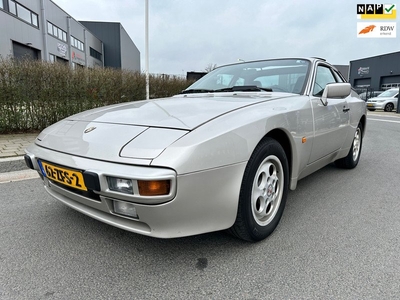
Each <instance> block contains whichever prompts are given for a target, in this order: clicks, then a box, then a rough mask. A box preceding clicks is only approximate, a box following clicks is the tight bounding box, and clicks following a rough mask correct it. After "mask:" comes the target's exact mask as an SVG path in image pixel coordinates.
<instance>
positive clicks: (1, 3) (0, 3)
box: [0, 0, 4, 9]
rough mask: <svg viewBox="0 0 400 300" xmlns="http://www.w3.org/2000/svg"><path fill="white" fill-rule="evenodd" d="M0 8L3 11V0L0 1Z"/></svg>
mask: <svg viewBox="0 0 400 300" xmlns="http://www.w3.org/2000/svg"><path fill="white" fill-rule="evenodd" d="M0 8H1V9H4V6H3V0H0Z"/></svg>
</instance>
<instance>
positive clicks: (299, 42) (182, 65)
mask: <svg viewBox="0 0 400 300" xmlns="http://www.w3.org/2000/svg"><path fill="white" fill-rule="evenodd" d="M52 1H53V2H55V3H56V4H57V5H58V6H59V7H61V8H62V9H63V10H65V11H66V12H67V13H68V14H70V15H71V16H72V17H73V18H74V19H76V20H78V21H79V20H84V21H104V22H119V23H121V24H122V26H123V27H124V29H125V30H126V31H127V33H128V34H129V36H130V38H131V39H132V41H133V42H134V43H135V45H136V47H137V48H138V49H139V51H140V55H141V69H142V71H145V0H114V1H110V0H52ZM392 1H393V0H392ZM148 2H149V72H150V73H153V74H171V75H184V74H186V72H189V71H196V72H203V71H205V69H207V68H208V67H209V66H211V65H217V66H221V65H224V64H230V63H235V62H237V61H238V60H245V61H250V60H259V59H269V58H279V57H309V56H316V57H322V58H325V59H326V60H327V61H328V62H330V63H331V64H335V65H348V64H349V62H350V61H351V60H356V59H361V58H366V57H370V56H377V55H381V54H386V53H391V52H397V51H400V30H398V31H399V32H397V38H357V22H361V21H362V20H358V19H357V6H356V4H359V3H364V2H363V1H362V0H301V1H300V0H286V1H284V0H148ZM387 2H391V1H386V2H384V3H387ZM365 3H375V2H374V1H371V0H368V1H365ZM376 3H381V2H376ZM382 3H383V2H382ZM393 3H396V2H393ZM399 7H400V5H399ZM398 15H400V14H399V13H398ZM398 18H400V16H399V17H398ZM363 22H365V21H363ZM392 22H393V21H392ZM394 22H396V21H394ZM367 23H368V22H366V25H368V24H367ZM396 25H397V23H396Z"/></svg>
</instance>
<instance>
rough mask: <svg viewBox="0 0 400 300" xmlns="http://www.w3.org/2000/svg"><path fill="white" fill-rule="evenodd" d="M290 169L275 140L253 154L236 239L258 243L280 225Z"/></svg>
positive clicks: (234, 230) (244, 183) (242, 192)
mask: <svg viewBox="0 0 400 300" xmlns="http://www.w3.org/2000/svg"><path fill="white" fill-rule="evenodd" d="M288 184H289V167H288V161H287V158H286V154H285V151H284V150H283V148H282V146H281V145H280V144H279V143H278V142H277V141H276V140H274V139H272V138H266V139H264V140H263V141H262V142H261V143H260V144H259V145H258V146H257V147H256V149H255V150H254V152H253V154H252V156H251V158H250V160H249V162H248V164H247V167H246V170H245V173H244V176H243V181H242V186H241V190H240V196H239V206H238V212H237V216H236V221H235V224H234V225H233V226H232V227H231V228H230V229H229V231H230V233H232V234H233V235H235V236H237V237H239V238H241V239H244V240H247V241H259V240H262V239H264V238H266V237H267V236H269V235H270V234H271V233H272V232H273V231H274V229H275V228H276V226H277V225H278V223H279V220H280V219H281V217H282V213H283V210H284V207H285V203H286V197H287V191H288Z"/></svg>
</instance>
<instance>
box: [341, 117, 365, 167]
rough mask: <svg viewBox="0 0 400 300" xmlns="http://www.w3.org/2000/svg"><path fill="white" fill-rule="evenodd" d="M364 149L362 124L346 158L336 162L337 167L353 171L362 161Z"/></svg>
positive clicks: (355, 134)
mask: <svg viewBox="0 0 400 300" xmlns="http://www.w3.org/2000/svg"><path fill="white" fill-rule="evenodd" d="M361 148H362V124H361V123H359V124H358V126H357V129H356V132H355V133H354V138H353V143H352V144H351V148H350V151H349V153H348V154H347V156H346V157H343V158H341V159H338V160H336V161H335V165H336V166H338V167H339V168H344V169H353V168H355V167H356V166H357V165H358V161H359V160H360V155H361Z"/></svg>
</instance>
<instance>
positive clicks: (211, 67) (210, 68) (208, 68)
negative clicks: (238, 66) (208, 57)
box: [204, 64, 217, 73]
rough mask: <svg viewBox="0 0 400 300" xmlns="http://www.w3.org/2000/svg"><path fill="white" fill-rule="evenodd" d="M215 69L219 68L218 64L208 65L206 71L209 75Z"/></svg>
mask: <svg viewBox="0 0 400 300" xmlns="http://www.w3.org/2000/svg"><path fill="white" fill-rule="evenodd" d="M215 68H217V64H208V65H207V67H206V68H205V69H204V70H205V71H206V72H207V73H208V72H211V71H212V70H214V69H215Z"/></svg>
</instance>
